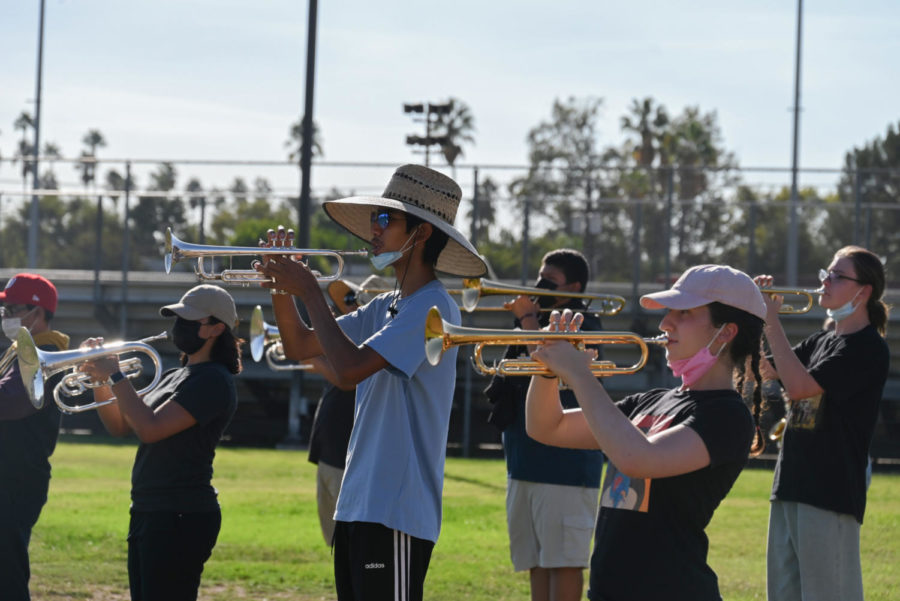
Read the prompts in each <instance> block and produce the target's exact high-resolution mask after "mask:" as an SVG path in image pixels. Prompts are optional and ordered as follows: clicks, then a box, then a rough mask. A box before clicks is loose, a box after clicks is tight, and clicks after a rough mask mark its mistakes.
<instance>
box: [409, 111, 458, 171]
mask: <svg viewBox="0 0 900 601" xmlns="http://www.w3.org/2000/svg"><path fill="white" fill-rule="evenodd" d="M452 108H453V104H452V103H450V102H447V103H444V104H433V103H431V102H425V103H422V102H419V103H416V104H404V105H403V112H404V113H406V114H410V113H413V114H416V113H418V114H424V115H425V117H424V118H423V119H415V118H413V120H414V121H425V135H424V136H414V135H409V136H406V143H407V144H408V145H410V146H424V147H425V166H426V167H428V166H429V156H430V152H429V150H430V148H431V147H432V146H440V145H441V144H445V143H447V142H449V138H448V137H447V136H432V135H431V126H432V125H433V124H434V121H433V120H432V118H431V116H432V115H446V114H448V113H450V111H451V109H452Z"/></svg>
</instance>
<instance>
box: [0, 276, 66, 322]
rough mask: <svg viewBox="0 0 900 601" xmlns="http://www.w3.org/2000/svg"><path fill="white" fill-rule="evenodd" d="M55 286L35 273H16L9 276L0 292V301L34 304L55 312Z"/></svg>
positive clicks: (56, 298) (10, 303) (56, 296)
mask: <svg viewBox="0 0 900 601" xmlns="http://www.w3.org/2000/svg"><path fill="white" fill-rule="evenodd" d="M58 298H59V297H58V295H57V293H56V286H54V285H53V284H51V283H50V280H48V279H47V278H45V277H43V276H39V275H37V274H36V273H18V274H16V275H14V276H13V277H11V278H9V281H8V282H7V283H6V288H4V289H3V291H2V292H0V303H6V304H9V305H12V304H16V305H35V306H37V307H42V308H44V309H47V310H48V311H51V312H53V313H56V302H57V300H58Z"/></svg>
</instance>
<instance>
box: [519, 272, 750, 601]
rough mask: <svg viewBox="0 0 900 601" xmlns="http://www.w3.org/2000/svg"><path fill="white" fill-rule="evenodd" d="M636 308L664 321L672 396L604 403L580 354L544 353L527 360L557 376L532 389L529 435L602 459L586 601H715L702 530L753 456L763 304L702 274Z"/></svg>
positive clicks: (563, 320) (575, 317)
mask: <svg viewBox="0 0 900 601" xmlns="http://www.w3.org/2000/svg"><path fill="white" fill-rule="evenodd" d="M641 306H643V307H645V308H648V309H668V311H667V313H666V314H665V316H664V317H663V319H662V321H661V322H660V325H659V328H660V330H662V331H663V332H664V333H665V334H666V336H667V338H668V341H667V343H666V358H667V362H668V365H669V367H670V369H671V370H672V372H673V374H674V375H675V376H676V377H680V378H681V380H682V384H681V386H679V387H677V388H673V389H655V390H650V391H647V392H644V393H640V394H633V395H630V396H627V397H625V398H624V399H622V400H621V401H618V402H614V401H613V400H612V399H611V398H610V396H609V394H608V393H607V392H606V390H605V389H604V387H603V384H602V383H601V382H600V381H598V380H597V379H596V378H595V377H594V376H593V375H592V373H591V370H590V367H589V365H590V361H591V359H592V357H591V353H590V352H589V351H580V350H578V349H577V348H576V347H575V346H573V345H572V344H568V343H566V342H564V341H558V342H550V341H548V343H547V344H544V345H541V346H539V347H538V349H537V350H535V351H534V352H533V353H532V356H533V357H534V358H535V359H537V360H538V361H540V362H541V363H542V364H544V365H545V366H546V367H547V368H548V369H549V370H550V371H552V372H553V374H555V376H540V377H533V378H532V380H531V385H530V388H529V391H528V398H527V401H526V419H527V429H528V434H529V435H530V436H531V437H533V438H535V439H536V440H538V441H540V442H543V443H545V444H551V445H556V446H562V447H572V448H582V449H602V450H603V452H604V453H605V454H606V456H607V457H608V459H609V468H608V469H607V473H606V478H605V480H604V482H603V486H602V489H601V496H600V513H599V514H598V517H597V525H596V531H595V536H594V552H593V555H592V557H591V573H590V586H589V590H588V598H590V599H592V600H595V601H599V600H603V601H618V600H622V599H640V600H642V601H652V600H655V599H665V600H666V601H671V600H672V599H690V600H692V601H703V600H718V599H721V597H720V595H719V590H718V583H717V579H716V575H715V573H714V572H713V571H712V569H711V568H710V567H709V565H708V564H707V561H706V556H707V550H708V546H709V544H708V540H707V538H706V534H705V532H704V529H705V528H706V525H707V524H708V523H709V521H710V519H711V518H712V515H713V512H714V511H715V508H716V507H717V506H718V505H719V503H720V502H721V501H722V499H723V498H724V497H725V495H726V494H727V493H728V491H729V490H730V489H731V486H732V485H733V484H734V481H735V480H736V479H737V477H738V474H739V473H740V471H741V469H743V467H744V465H745V464H746V462H747V459H748V456H749V454H750V453H751V450H752V451H753V452H761V451H762V447H763V440H762V436H761V434H760V431H759V427H758V420H759V413H760V403H761V393H760V389H761V386H760V382H761V379H760V377H759V348H760V347H759V345H760V337H761V335H762V330H763V325H764V322H763V319H764V317H765V315H766V305H765V301H764V300H763V298H762V293H761V292H760V290H759V288H758V287H757V286H756V284H754V282H753V280H752V279H750V277H749V276H747V275H746V274H745V273H743V272H741V271H738V270H736V269H732V268H731V267H728V266H724V265H700V266H697V267H693V268H691V269H689V270H687V271H686V272H685V273H684V274H682V276H681V277H680V278H679V279H678V281H676V282H675V284H674V285H673V286H672V288H671V289H669V290H664V291H661V292H656V293H653V294H648V295H645V296H643V297H641ZM580 322H581V315H580V314H572V313H571V312H568V311H567V312H565V313H563V314H554V315H553V316H551V324H550V326H549V327H548V329H549V330H550V331H554V330H557V331H567V330H572V331H574V330H577V329H578V326H579V324H580ZM748 358H750V363H751V371H752V372H753V378H754V380H755V381H756V386H755V387H754V389H755V390H754V393H753V408H754V409H753V412H752V413H751V411H750V410H749V409H748V407H747V404H746V403H745V401H744V399H743V398H742V395H741V391H742V390H743V388H744V386H743V383H744V379H745V378H744V376H745V371H746V364H747V359H748ZM735 375H738V377H737V378H735ZM557 379H561V380H562V381H563V382H565V384H567V385H568V386H569V387H570V388H571V389H572V390H573V391H574V393H575V397H576V399H577V400H578V404H579V408H577V409H571V410H563V409H562V408H561V405H560V403H559V386H558V381H557Z"/></svg>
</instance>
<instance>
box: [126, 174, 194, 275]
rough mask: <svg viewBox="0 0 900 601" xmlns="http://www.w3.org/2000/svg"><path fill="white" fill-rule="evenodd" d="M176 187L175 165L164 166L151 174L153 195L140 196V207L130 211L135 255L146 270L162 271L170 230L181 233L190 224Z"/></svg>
mask: <svg viewBox="0 0 900 601" xmlns="http://www.w3.org/2000/svg"><path fill="white" fill-rule="evenodd" d="M176 184H177V172H176V170H175V167H174V165H172V163H160V164H159V165H158V166H157V168H156V170H155V171H153V172H152V173H151V174H150V185H149V187H148V190H149V191H150V193H149V194H147V193H145V194H141V195H139V196H138V201H137V205H136V206H135V207H134V208H133V209H132V210H131V212H130V219H131V228H130V229H131V231H132V233H133V248H134V253H135V256H136V257H138V259H139V260H140V262H141V264H142V265H143V266H144V268H147V269H158V268H159V263H158V261H159V260H160V258H161V257H162V255H163V252H164V246H163V236H164V234H165V231H166V228H167V227H171V228H172V230H173V231H175V232H176V233H178V232H180V231H181V229H182V227H183V226H184V224H185V222H186V220H185V214H184V203H183V202H182V201H181V198H180V197H178V196H177V195H172V194H171V191H172V190H174V189H175V187H176Z"/></svg>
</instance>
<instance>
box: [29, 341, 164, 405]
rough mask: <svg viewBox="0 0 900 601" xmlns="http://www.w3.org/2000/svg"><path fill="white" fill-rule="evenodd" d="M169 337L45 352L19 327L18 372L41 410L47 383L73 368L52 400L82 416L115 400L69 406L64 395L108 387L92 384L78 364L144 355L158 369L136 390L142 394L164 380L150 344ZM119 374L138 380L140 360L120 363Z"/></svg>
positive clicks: (132, 358)
mask: <svg viewBox="0 0 900 601" xmlns="http://www.w3.org/2000/svg"><path fill="white" fill-rule="evenodd" d="M167 337H168V334H166V332H162V333H160V334H157V335H156V336H150V337H149V338H144V339H143V340H138V341H136V342H124V341H116V342H107V343H105V344H104V345H103V346H102V347H100V348H95V349H72V350H68V351H42V350H41V349H39V348H38V347H37V346H36V345H35V344H34V339H32V338H31V334H29V333H28V329H27V328H19V333H18V335H17V336H16V352H17V354H18V360H19V371H20V372H21V374H22V383H23V384H24V385H25V390H26V392H27V393H28V398H29V400H30V401H31V404H32V405H34V407H35V408H36V409H40V408H42V407H43V406H44V383H45V382H46V381H47V380H48V379H49V378H51V377H52V376H55V375H56V374H58V373H60V372H64V371H66V370H69V369H71V370H72V372H71V373H69V374H67V375H65V376H63V379H62V381H60V383H59V384H57V385H56V387H55V388H54V389H53V399H54V400H55V401H56V404H57V406H58V407H59V409H60V411H62V412H63V413H67V414H72V413H81V412H82V411H88V410H90V409H96V408H97V407H102V406H104V405H109V404H110V403H112V402H114V401H115V400H116V398H115V397H111V398H109V399H107V400H105V401H93V402H91V403H88V404H86V405H67V404H66V403H65V402H63V400H62V398H61V397H62V396H68V397H72V396H78V395H80V394H82V393H83V392H85V391H86V390H87V389H88V388H98V387H100V386H103V385H105V384H106V382H93V381H92V380H91V378H90V376H88V375H87V374H85V373H83V372H80V371H79V370H78V365H79V364H81V363H84V362H85V361H91V360H93V359H99V358H101V357H108V356H110V355H119V354H120V353H130V352H142V353H144V354H146V355H147V356H149V357H150V359H151V361H153V365H154V367H155V368H156V373H155V375H154V377H153V380H152V381H151V382H150V384H148V385H147V386H146V387H144V388H142V389H140V390H138V391H137V393H138V395H143V394H145V393H147V392H150V391H151V390H153V389H154V388H156V385H157V384H159V379H160V378H161V377H162V369H161V367H162V362H161V361H160V358H159V353H157V352H156V351H155V350H154V349H153V347H152V346H150V345H149V344H147V343H148V342H152V341H154V340H162V339H165V338H167ZM119 371H121V372H122V373H123V374H124V375H125V377H127V378H136V377H137V376H139V375H140V374H141V360H140V358H138V357H131V358H128V359H125V360H121V361H119Z"/></svg>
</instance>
